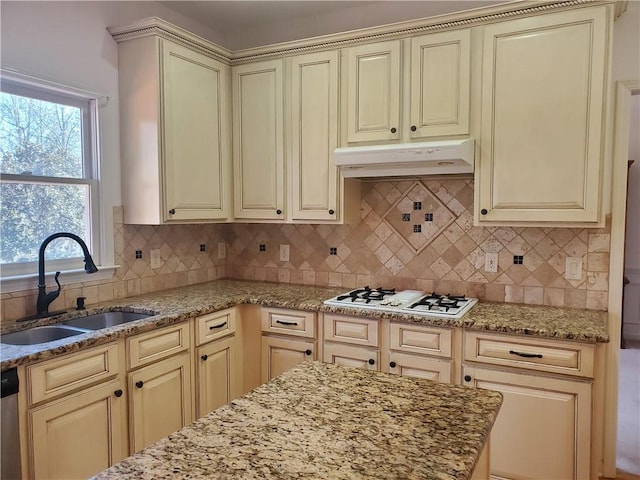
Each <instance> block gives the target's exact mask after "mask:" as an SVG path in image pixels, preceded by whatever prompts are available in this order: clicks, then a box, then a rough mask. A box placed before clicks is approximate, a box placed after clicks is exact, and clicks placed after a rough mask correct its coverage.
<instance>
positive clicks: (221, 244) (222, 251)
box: [218, 242, 227, 258]
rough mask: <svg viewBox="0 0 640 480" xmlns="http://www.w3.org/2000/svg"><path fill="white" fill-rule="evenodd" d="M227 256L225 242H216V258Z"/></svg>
mask: <svg viewBox="0 0 640 480" xmlns="http://www.w3.org/2000/svg"><path fill="white" fill-rule="evenodd" d="M226 256H227V244H226V243H224V242H218V258H225V257H226Z"/></svg>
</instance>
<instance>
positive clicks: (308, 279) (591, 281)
mask: <svg viewBox="0 0 640 480" xmlns="http://www.w3.org/2000/svg"><path fill="white" fill-rule="evenodd" d="M362 191H363V194H362V195H363V198H362V221H361V222H360V223H359V224H357V225H302V224H296V225H291V224H240V223H237V224H204V225H163V226H149V225H124V224H123V220H122V218H123V216H122V207H116V208H115V209H114V245H115V246H114V249H115V262H116V264H118V265H120V266H121V268H119V269H118V270H117V271H116V273H115V275H114V277H113V278H112V279H111V280H107V281H102V282H84V283H82V284H74V285H71V286H66V287H64V286H63V290H62V294H61V297H60V298H59V299H58V300H56V302H55V304H54V305H53V307H54V308H56V309H69V308H73V307H74V306H75V299H76V298H77V297H79V296H84V297H87V301H86V303H87V305H89V306H90V305H91V304H93V303H97V302H100V301H108V300H113V299H118V298H124V297H128V296H132V295H137V294H141V293H149V292H154V291H158V290H165V289H168V288H175V287H179V286H184V285H191V284H195V283H201V282H206V281H210V280H215V279H218V278H225V277H226V278H238V279H248V280H264V281H272V282H283V283H292V284H308V285H314V284H315V285H331V286H341V287H344V288H345V289H349V288H354V287H357V286H363V285H370V286H372V287H376V286H385V287H386V286H391V287H395V288H397V289H406V288H411V289H418V290H423V291H438V292H442V293H452V294H466V295H469V296H472V297H477V298H480V299H482V300H490V301H498V302H512V303H527V304H535V305H555V306H567V307H575V308H588V309H595V310H606V309H607V296H608V287H609V285H608V283H609V245H610V219H607V223H606V226H605V228H603V229H584V228H537V227H475V226H473V181H472V180H470V179H469V180H463V179H446V180H430V179H423V180H422V181H420V182H416V180H404V181H376V182H366V183H363V189H362ZM436 200H437V201H436ZM416 202H417V203H416ZM419 204H420V205H419ZM418 205H419V206H421V207H422V209H423V210H424V209H427V210H429V212H427V213H430V214H432V215H433V216H434V218H436V219H438V218H440V222H441V223H440V225H442V224H443V223H446V228H444V229H441V228H438V229H437V231H436V229H434V230H433V231H430V230H428V228H429V227H430V225H429V222H431V221H432V220H427V219H426V217H425V222H424V224H425V226H424V227H423V229H421V231H419V232H418V231H416V232H414V231H413V230H414V229H413V228H403V226H402V223H401V222H402V219H403V215H404V214H407V213H412V212H410V211H407V212H405V211H404V210H405V209H407V208H409V207H410V210H414V209H416V208H418ZM413 213H414V215H415V214H416V213H415V212H413ZM420 213H422V211H421V212H420ZM396 217H398V218H397V219H396ZM394 223H395V224H394ZM412 235H416V237H412ZM219 243H225V245H226V258H218V244H219ZM281 244H286V245H289V246H290V250H289V261H288V262H282V261H280V259H279V251H280V245H281ZM201 245H205V246H206V249H205V251H204V252H203V251H201V249H202V247H201ZM261 245H262V246H263V248H262V249H261V247H260V246H261ZM152 249H159V250H160V257H161V261H162V266H161V267H160V268H157V269H153V268H151V264H150V251H151V250H152ZM136 251H141V252H142V258H136ZM485 252H494V253H497V254H498V265H499V268H498V272H496V273H490V272H485V271H484V260H485ZM514 256H521V257H522V264H516V263H514ZM569 256H570V257H579V258H582V265H583V270H582V275H581V279H580V280H566V279H565V278H564V269H565V262H566V258H567V257H569ZM36 296H37V292H36V291H35V290H28V291H22V292H11V293H2V294H1V303H2V321H3V322H10V321H13V320H16V319H18V318H21V317H24V316H27V315H31V314H33V313H35V303H36Z"/></svg>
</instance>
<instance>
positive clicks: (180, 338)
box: [127, 322, 190, 369]
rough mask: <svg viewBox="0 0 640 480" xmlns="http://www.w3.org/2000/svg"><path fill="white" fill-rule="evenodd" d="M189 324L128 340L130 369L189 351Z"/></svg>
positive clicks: (185, 323) (136, 336)
mask: <svg viewBox="0 0 640 480" xmlns="http://www.w3.org/2000/svg"><path fill="white" fill-rule="evenodd" d="M189 344H190V340H189V324H188V323H187V322H184V323H181V324H179V325H174V326H171V327H166V328H163V329H160V330H156V331H153V332H146V333H141V334H139V335H135V336H133V337H128V338H127V352H128V355H127V362H128V365H129V368H130V369H133V368H136V367H140V366H142V365H148V364H150V363H153V362H156V361H158V360H160V359H163V358H166V357H168V356H169V355H173V354H175V353H178V352H182V351H185V350H188V349H189Z"/></svg>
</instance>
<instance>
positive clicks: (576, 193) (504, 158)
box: [476, 6, 611, 224]
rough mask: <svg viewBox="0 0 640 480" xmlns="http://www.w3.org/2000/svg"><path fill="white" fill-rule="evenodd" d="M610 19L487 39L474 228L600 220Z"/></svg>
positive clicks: (554, 24)
mask: <svg viewBox="0 0 640 480" xmlns="http://www.w3.org/2000/svg"><path fill="white" fill-rule="evenodd" d="M609 13H610V10H609V9H608V7H606V6H601V7H594V8H581V9H576V10H573V11H570V12H562V13H556V14H553V15H539V16H536V17H532V18H524V19H518V20H512V21H508V22H500V23H495V24H493V25H489V26H487V27H485V28H484V29H483V31H484V41H483V42H484V43H483V63H482V68H483V71H482V100H481V101H482V105H481V106H482V127H481V138H480V161H479V163H478V165H477V170H476V221H478V222H483V223H484V222H496V223H502V224H505V223H506V224H509V223H511V224H513V223H526V222H566V223H570V222H573V223H575V222H583V223H588V222H591V223H595V222H598V220H599V219H600V196H601V187H602V178H601V166H602V160H601V159H602V157H603V154H604V152H603V142H602V137H603V130H604V129H603V123H604V116H605V112H604V108H603V107H604V99H605V91H606V85H607V83H606V82H607V80H608V75H607V72H608V60H607V52H608V40H607V38H608V33H609V29H610V27H611V25H610V22H611V20H610V16H609Z"/></svg>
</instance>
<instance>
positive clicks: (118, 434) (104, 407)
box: [27, 379, 128, 480]
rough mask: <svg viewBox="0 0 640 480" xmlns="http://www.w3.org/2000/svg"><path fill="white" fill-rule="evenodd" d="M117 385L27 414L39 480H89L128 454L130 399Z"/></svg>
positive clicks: (33, 467) (116, 381) (116, 382)
mask: <svg viewBox="0 0 640 480" xmlns="http://www.w3.org/2000/svg"><path fill="white" fill-rule="evenodd" d="M123 389H124V385H123V382H122V380H120V379H113V380H110V381H108V382H105V383H103V384H100V385H98V386H95V387H90V388H87V389H85V390H83V391H82V392H79V393H76V394H75V395H69V396H67V397H64V398H62V399H60V400H56V401H52V402H50V403H48V404H46V405H43V406H41V407H38V408H34V409H32V410H30V411H29V412H28V416H27V419H28V426H27V428H28V430H29V432H30V435H29V443H30V446H31V448H30V467H31V472H32V477H33V478H35V479H46V480H53V479H60V480H68V479H71V478H89V477H91V476H93V475H95V474H97V473H99V472H100V471H102V470H104V469H106V468H108V467H109V466H111V465H113V464H114V463H117V462H119V461H120V460H122V459H123V458H125V457H126V456H127V454H128V448H127V446H128V443H127V429H126V405H125V402H126V397H124V396H120V397H118V396H116V395H115V393H114V392H116V391H118V390H120V392H122V390H123Z"/></svg>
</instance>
